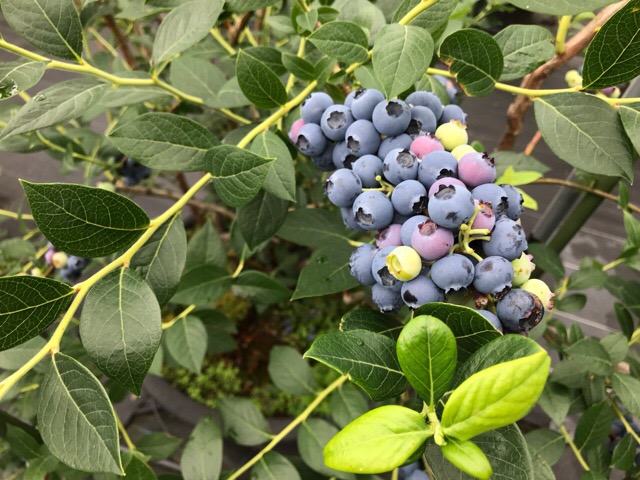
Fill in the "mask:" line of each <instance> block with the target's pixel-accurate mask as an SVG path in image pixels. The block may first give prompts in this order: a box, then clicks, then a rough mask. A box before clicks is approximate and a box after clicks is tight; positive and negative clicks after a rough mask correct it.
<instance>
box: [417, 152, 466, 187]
mask: <svg viewBox="0 0 640 480" xmlns="http://www.w3.org/2000/svg"><path fill="white" fill-rule="evenodd" d="M457 172H458V161H457V160H456V157H454V156H453V155H451V154H450V153H449V152H445V151H444V150H435V151H433V152H431V153H427V154H426V155H425V156H424V157H422V161H421V162H420V167H419V168H418V180H420V183H422V184H423V185H424V186H425V187H427V188H431V186H432V185H433V184H434V183H435V182H436V180H440V179H441V178H445V177H455V176H456V174H457Z"/></svg>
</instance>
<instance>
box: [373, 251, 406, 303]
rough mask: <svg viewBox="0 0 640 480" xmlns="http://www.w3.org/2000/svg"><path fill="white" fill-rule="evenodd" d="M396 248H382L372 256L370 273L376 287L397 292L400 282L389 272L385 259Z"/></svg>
mask: <svg viewBox="0 0 640 480" xmlns="http://www.w3.org/2000/svg"><path fill="white" fill-rule="evenodd" d="M396 248H397V247H384V248H381V249H380V250H378V251H377V252H376V254H375V255H374V256H373V262H372V264H371V273H372V274H373V278H374V279H375V281H376V283H377V284H378V285H382V286H383V287H387V288H391V289H393V290H395V291H397V292H399V291H400V287H402V282H401V281H400V280H399V279H397V278H396V277H394V276H393V275H392V274H391V272H390V271H389V267H387V257H388V256H389V255H390V254H391V252H393V251H394V250H395V249H396Z"/></svg>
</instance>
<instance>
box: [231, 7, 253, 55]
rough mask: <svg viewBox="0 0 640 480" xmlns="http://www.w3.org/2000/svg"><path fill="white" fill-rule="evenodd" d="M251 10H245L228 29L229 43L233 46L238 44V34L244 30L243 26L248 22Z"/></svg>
mask: <svg viewBox="0 0 640 480" xmlns="http://www.w3.org/2000/svg"><path fill="white" fill-rule="evenodd" d="M252 13H253V12H246V13H245V14H243V15H242V17H240V18H239V19H238V20H237V21H236V22H235V23H234V24H233V27H231V28H230V29H229V33H228V37H229V45H231V46H232V47H235V46H237V45H238V40H239V39H240V34H241V33H242V31H243V30H244V27H246V26H247V23H249V19H250V18H251V14H252Z"/></svg>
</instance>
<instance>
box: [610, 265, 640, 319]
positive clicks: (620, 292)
mask: <svg viewBox="0 0 640 480" xmlns="http://www.w3.org/2000/svg"><path fill="white" fill-rule="evenodd" d="M605 287H606V288H607V290H608V291H609V293H611V294H612V295H613V296H614V297H616V298H618V299H620V301H622V303H623V304H624V306H625V307H627V309H628V310H629V311H631V313H633V314H634V315H636V316H638V315H640V304H638V292H639V291H640V282H637V281H635V280H627V279H625V278H622V277H617V276H613V275H611V276H609V277H608V278H607V283H606V284H605Z"/></svg>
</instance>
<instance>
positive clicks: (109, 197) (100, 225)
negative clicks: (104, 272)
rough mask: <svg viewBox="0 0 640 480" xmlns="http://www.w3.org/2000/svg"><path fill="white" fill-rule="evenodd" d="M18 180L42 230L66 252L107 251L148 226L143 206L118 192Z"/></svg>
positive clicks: (97, 254) (92, 254)
mask: <svg viewBox="0 0 640 480" xmlns="http://www.w3.org/2000/svg"><path fill="white" fill-rule="evenodd" d="M20 183H21V184H22V188H24V191H25V193H26V194H27V199H28V200H29V206H30V207H31V211H32V212H33V217H34V219H35V221H36V224H37V225H38V228H39V229H40V231H41V232H42V234H43V235H44V236H45V237H46V238H47V240H49V241H50V242H51V243H53V244H54V245H55V247H56V248H57V249H58V250H61V251H63V252H66V253H67V254H69V255H77V256H79V257H89V258H96V257H104V256H105V255H110V254H112V253H115V252H117V251H118V250H120V249H122V248H124V247H127V246H129V245H130V244H132V243H133V242H134V241H135V240H136V239H137V238H138V237H140V235H142V234H143V233H144V231H145V230H146V229H147V228H148V227H149V217H148V216H147V214H146V213H145V212H144V210H142V209H141V208H140V207H139V206H138V205H136V204H135V203H134V202H132V201H131V200H129V199H128V198H126V197H123V196H122V195H119V194H117V193H113V192H109V191H107V190H104V189H102V188H93V187H85V186H84V185H75V184H70V183H29V182H26V181H24V180H21V181H20Z"/></svg>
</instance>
